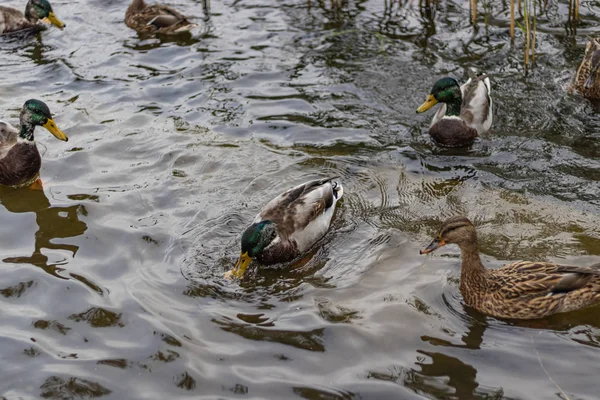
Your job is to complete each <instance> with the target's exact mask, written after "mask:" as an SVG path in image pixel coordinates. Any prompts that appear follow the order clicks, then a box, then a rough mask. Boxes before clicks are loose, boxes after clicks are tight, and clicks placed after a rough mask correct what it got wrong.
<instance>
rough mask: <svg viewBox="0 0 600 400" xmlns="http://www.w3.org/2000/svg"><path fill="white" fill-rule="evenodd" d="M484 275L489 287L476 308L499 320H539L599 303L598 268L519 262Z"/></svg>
mask: <svg viewBox="0 0 600 400" xmlns="http://www.w3.org/2000/svg"><path fill="white" fill-rule="evenodd" d="M488 273H489V275H488V276H489V283H490V286H489V288H488V291H487V297H486V299H485V300H484V299H481V304H480V308H481V309H482V310H483V311H484V312H486V313H489V314H491V315H494V316H497V317H501V318H518V319H534V318H541V317H544V316H546V315H550V314H554V313H557V312H566V311H571V310H575V309H578V308H582V307H585V306H588V305H591V304H593V303H595V302H597V301H598V300H599V299H600V264H595V265H593V266H590V267H576V266H570V265H559V264H554V263H546V262H528V261H523V262H517V263H513V264H509V265H505V266H503V267H502V268H499V269H497V270H489V271H488Z"/></svg>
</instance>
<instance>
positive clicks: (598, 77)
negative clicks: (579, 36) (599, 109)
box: [571, 38, 600, 100]
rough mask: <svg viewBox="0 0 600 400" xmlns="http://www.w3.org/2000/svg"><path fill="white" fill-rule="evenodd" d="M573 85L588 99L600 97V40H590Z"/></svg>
mask: <svg viewBox="0 0 600 400" xmlns="http://www.w3.org/2000/svg"><path fill="white" fill-rule="evenodd" d="M571 87H572V88H574V89H576V90H577V91H579V93H581V94H582V95H583V96H584V97H587V98H588V99H593V100H598V99H600V40H598V39H595V38H592V39H590V40H589V42H588V44H587V46H586V47H585V54H584V55H583V60H582V61H581V65H580V66H579V68H578V69H577V74H576V75H575V79H574V80H573V82H572V83H571Z"/></svg>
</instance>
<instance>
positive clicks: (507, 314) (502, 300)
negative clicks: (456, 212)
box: [421, 217, 600, 319]
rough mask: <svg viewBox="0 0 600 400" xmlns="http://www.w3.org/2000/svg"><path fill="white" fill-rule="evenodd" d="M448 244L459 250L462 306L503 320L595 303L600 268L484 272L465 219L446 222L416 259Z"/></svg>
mask: <svg viewBox="0 0 600 400" xmlns="http://www.w3.org/2000/svg"><path fill="white" fill-rule="evenodd" d="M448 243H456V244H458V246H459V247H460V249H461V253H462V266H461V281H460V292H461V294H462V296H463V298H464V300H465V303H466V304H467V305H469V306H471V307H473V308H475V309H476V310H478V311H479V312H481V313H483V314H487V315H490V316H493V317H496V318H504V319H537V318H544V317H547V316H549V315H552V314H557V313H562V312H568V311H573V310H577V309H580V308H584V307H587V306H591V305H593V304H595V303H598V302H600V263H599V264H595V265H593V266H590V267H577V266H571V265H561V264H555V263H549V262H533V261H520V262H515V263H511V264H507V265H504V266H502V267H500V268H498V269H494V270H488V269H486V268H485V267H484V266H483V264H482V263H481V259H480V257H479V252H478V250H477V236H476V232H475V227H474V226H473V225H472V224H471V222H470V221H469V220H468V219H467V218H465V217H453V218H450V219H448V220H446V221H445V222H444V223H443V224H442V227H441V228H440V230H439V231H438V234H437V235H436V238H435V239H434V240H433V241H432V243H431V244H430V245H429V246H428V247H427V248H426V249H424V250H422V251H421V254H425V253H429V252H431V251H433V250H435V249H437V248H439V247H441V246H444V245H446V244H448Z"/></svg>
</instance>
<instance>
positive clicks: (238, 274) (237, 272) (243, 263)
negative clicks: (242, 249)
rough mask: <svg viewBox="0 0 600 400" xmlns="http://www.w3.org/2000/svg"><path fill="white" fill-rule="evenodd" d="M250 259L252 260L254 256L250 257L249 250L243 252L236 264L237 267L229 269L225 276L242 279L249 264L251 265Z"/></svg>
mask: <svg viewBox="0 0 600 400" xmlns="http://www.w3.org/2000/svg"><path fill="white" fill-rule="evenodd" d="M250 261H252V257H250V256H249V255H248V252H246V253H243V254H241V253H240V259H239V260H238V262H237V263H236V264H235V267H234V268H233V269H232V270H231V271H227V272H226V273H225V278H227V279H233V278H238V279H241V278H242V277H243V276H244V273H245V272H246V269H247V268H248V265H250Z"/></svg>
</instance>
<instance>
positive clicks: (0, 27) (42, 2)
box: [0, 0, 66, 34]
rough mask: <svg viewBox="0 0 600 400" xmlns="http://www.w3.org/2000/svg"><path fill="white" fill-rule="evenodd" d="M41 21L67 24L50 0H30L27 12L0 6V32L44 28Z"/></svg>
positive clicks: (61, 24) (60, 26) (58, 25)
mask: <svg viewBox="0 0 600 400" xmlns="http://www.w3.org/2000/svg"><path fill="white" fill-rule="evenodd" d="M39 21H42V22H45V23H48V24H52V25H55V26H57V27H59V28H61V29H62V28H64V27H65V26H66V25H65V24H64V23H63V22H62V21H61V20H60V19H58V18H57V17H56V14H54V10H52V6H51V5H50V2H49V1H48V0H29V1H28V2H27V5H26V6H25V14H23V13H22V12H21V11H19V10H16V9H14V8H10V7H4V6H0V34H3V33H10V32H17V31H20V30H23V29H30V28H34V29H35V28H40V29H41V28H42V27H43V26H42V25H40V23H39Z"/></svg>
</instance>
